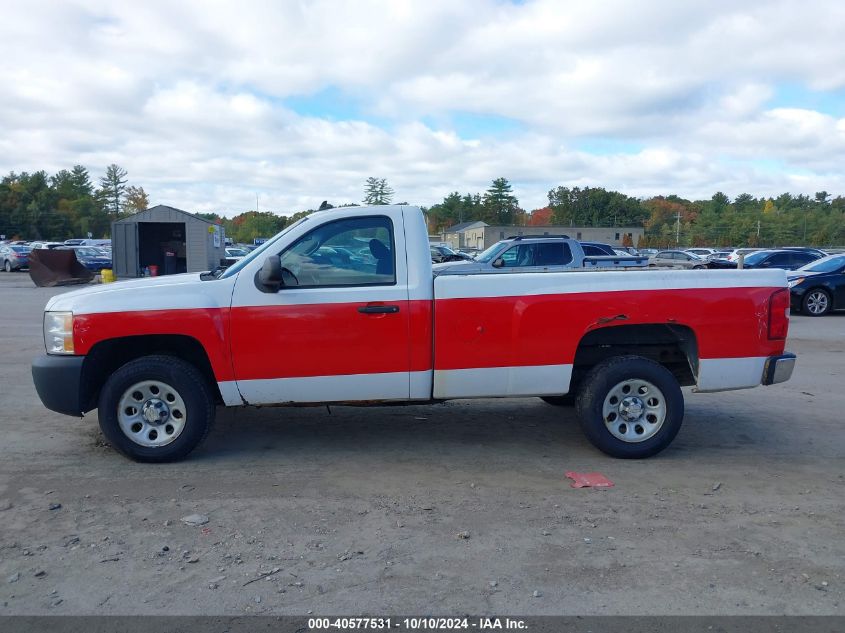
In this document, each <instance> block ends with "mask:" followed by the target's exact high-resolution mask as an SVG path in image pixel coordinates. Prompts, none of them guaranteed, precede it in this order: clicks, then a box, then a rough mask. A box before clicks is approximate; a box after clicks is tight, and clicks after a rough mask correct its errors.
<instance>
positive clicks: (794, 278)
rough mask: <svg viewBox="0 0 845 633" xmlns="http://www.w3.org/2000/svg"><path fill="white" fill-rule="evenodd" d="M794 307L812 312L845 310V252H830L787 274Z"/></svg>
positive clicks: (808, 312) (814, 313) (807, 313)
mask: <svg viewBox="0 0 845 633" xmlns="http://www.w3.org/2000/svg"><path fill="white" fill-rule="evenodd" d="M786 278H787V280H788V282H789V293H790V297H791V307H792V310H793V311H795V312H801V313H802V314H806V315H808V316H822V315H824V314H829V313H830V312H832V311H833V310H845V255H829V256H828V257H822V258H821V259H817V260H816V261H814V262H810V263H809V264H805V265H804V266H802V267H801V268H799V269H798V270H796V271H795V272H793V273H790V274H788V275H787V276H786Z"/></svg>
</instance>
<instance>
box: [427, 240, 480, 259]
mask: <svg viewBox="0 0 845 633" xmlns="http://www.w3.org/2000/svg"><path fill="white" fill-rule="evenodd" d="M429 250H430V251H431V263H432V264H442V263H444V262H464V261H469V260H471V259H472V257H470V256H469V255H464V254H463V253H458V252H455V251H453V250H452V249H451V248H449V247H448V246H442V245H440V244H431V245H429Z"/></svg>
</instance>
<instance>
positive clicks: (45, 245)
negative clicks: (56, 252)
mask: <svg viewBox="0 0 845 633" xmlns="http://www.w3.org/2000/svg"><path fill="white" fill-rule="evenodd" d="M29 246H30V248H32V250H38V249H40V248H60V247H62V246H64V242H30V244H29Z"/></svg>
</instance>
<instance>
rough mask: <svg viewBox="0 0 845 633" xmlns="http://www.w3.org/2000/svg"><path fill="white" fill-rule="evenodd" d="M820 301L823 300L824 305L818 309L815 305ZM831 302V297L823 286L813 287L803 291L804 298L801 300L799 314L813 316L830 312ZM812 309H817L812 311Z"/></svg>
mask: <svg viewBox="0 0 845 633" xmlns="http://www.w3.org/2000/svg"><path fill="white" fill-rule="evenodd" d="M821 301H824V303H825V305H824V308H823V309H822V310H821V311H818V310H819V308H818V307H817V306H818V305H819V303H820V302H821ZM831 302H832V299H831V297H830V293H829V292H828V291H827V290H825V289H824V288H813V289H812V290H808V291H807V292H805V293H804V298H803V299H802V300H801V314H806V315H807V316H813V317H818V316H824V315H825V314H827V313H829V312H830V308H831ZM814 306H816V307H814ZM812 310H817V311H816V312H813V311H812Z"/></svg>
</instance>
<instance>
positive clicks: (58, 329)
mask: <svg viewBox="0 0 845 633" xmlns="http://www.w3.org/2000/svg"><path fill="white" fill-rule="evenodd" d="M44 345H45V346H46V347H47V353H48V354H73V313H72V312H45V313H44Z"/></svg>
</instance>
